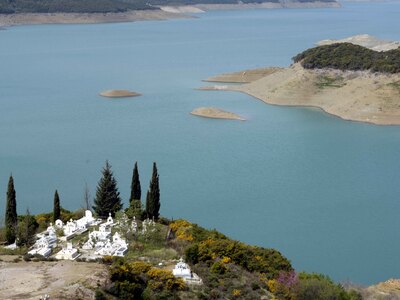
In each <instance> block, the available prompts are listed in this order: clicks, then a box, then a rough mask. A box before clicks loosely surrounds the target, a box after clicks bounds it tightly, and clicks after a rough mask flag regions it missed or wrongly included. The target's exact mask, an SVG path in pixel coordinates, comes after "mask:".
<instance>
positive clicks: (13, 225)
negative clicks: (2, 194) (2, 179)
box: [5, 175, 18, 244]
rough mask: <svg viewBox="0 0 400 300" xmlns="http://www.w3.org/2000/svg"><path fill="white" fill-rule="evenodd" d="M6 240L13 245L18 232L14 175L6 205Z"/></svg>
mask: <svg viewBox="0 0 400 300" xmlns="http://www.w3.org/2000/svg"><path fill="white" fill-rule="evenodd" d="M5 219H6V220H5V221H6V222H5V225H6V240H7V243H9V244H12V243H14V241H15V237H16V231H17V223H18V216H17V200H16V192H15V189H14V178H13V177H12V175H11V176H10V179H9V180H8V188H7V204H6V218H5Z"/></svg>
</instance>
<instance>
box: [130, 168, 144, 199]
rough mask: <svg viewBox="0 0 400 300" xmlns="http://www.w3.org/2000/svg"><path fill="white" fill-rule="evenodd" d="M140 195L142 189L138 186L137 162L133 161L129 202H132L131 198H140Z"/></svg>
mask: <svg viewBox="0 0 400 300" xmlns="http://www.w3.org/2000/svg"><path fill="white" fill-rule="evenodd" d="M141 196H142V190H141V188H140V179H139V170H138V166H137V162H135V166H134V168H133V175H132V183H131V199H130V202H132V201H133V200H140V197H141Z"/></svg>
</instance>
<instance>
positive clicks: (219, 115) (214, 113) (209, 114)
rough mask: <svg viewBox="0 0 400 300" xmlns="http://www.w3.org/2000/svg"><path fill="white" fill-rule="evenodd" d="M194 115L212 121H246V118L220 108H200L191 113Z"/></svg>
mask: <svg viewBox="0 0 400 300" xmlns="http://www.w3.org/2000/svg"><path fill="white" fill-rule="evenodd" d="M191 114H192V115H195V116H199V117H204V118H212V119H229V120H240V121H246V119H245V118H243V117H241V116H239V115H237V114H234V113H231V112H228V111H224V110H222V109H219V108H215V107H199V108H196V109H194V110H193V111H192V112H191Z"/></svg>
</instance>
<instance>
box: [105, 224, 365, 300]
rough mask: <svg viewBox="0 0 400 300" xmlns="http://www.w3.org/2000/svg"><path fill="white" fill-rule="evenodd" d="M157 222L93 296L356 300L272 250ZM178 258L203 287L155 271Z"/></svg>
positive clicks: (352, 294) (353, 294)
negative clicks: (295, 267) (183, 259)
mask: <svg viewBox="0 0 400 300" xmlns="http://www.w3.org/2000/svg"><path fill="white" fill-rule="evenodd" d="M161 221H162V222H163V224H161V223H158V225H157V226H158V230H156V231H155V232H153V233H149V234H150V235H149V236H147V238H142V237H141V238H139V240H138V239H136V240H135V241H132V242H131V248H130V252H129V255H127V256H126V257H125V258H124V259H113V262H111V261H112V259H111V260H110V263H112V265H111V267H110V278H111V283H110V285H109V286H107V287H105V288H103V289H101V290H99V291H98V294H101V295H102V297H105V299H106V298H107V297H109V296H114V297H117V298H118V299H260V298H262V297H265V299H288V300H303V299H304V300H306V299H338V300H339V299H340V300H358V299H361V298H360V296H359V294H357V293H356V292H354V291H350V292H349V291H346V290H345V289H344V288H343V287H342V286H341V285H339V284H336V283H334V282H333V281H332V280H331V279H329V278H328V277H326V276H324V275H320V274H307V273H296V272H295V271H294V270H293V268H292V266H291V264H290V262H289V261H288V260H287V259H286V258H285V257H284V256H283V255H282V254H281V253H280V252H278V251H277V250H274V249H267V248H263V247H257V246H250V245H246V244H244V243H242V242H239V241H235V240H232V239H229V238H228V237H226V236H225V235H223V234H221V233H219V232H217V231H215V230H207V229H204V228H202V227H200V226H198V225H196V224H192V223H190V222H188V221H186V220H177V221H174V222H170V221H168V220H166V219H162V220H161ZM168 231H170V236H169V238H168V239H166V238H165V233H166V232H168ZM171 232H172V237H171ZM181 256H182V257H184V258H185V259H186V261H187V262H188V263H189V264H190V266H191V269H192V270H193V272H195V273H196V274H198V275H199V276H200V277H201V278H202V280H203V285H201V286H188V285H186V284H185V283H184V282H183V281H182V280H181V279H179V278H175V277H173V276H171V272H170V271H168V270H167V269H160V268H158V267H157V262H159V261H160V260H161V258H162V259H165V260H168V259H172V258H175V259H176V258H178V257H181ZM139 258H142V259H143V258H146V262H143V261H138V259H139Z"/></svg>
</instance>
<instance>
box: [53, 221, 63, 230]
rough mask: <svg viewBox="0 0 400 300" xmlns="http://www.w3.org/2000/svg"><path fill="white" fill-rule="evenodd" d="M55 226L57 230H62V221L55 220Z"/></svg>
mask: <svg viewBox="0 0 400 300" xmlns="http://www.w3.org/2000/svg"><path fill="white" fill-rule="evenodd" d="M55 225H56V227H57V228H58V229H61V228H63V226H64V223H63V221H61V220H60V219H57V220H56V223H55Z"/></svg>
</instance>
